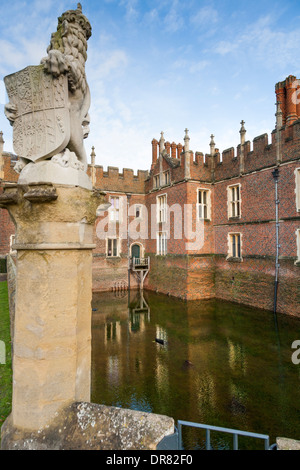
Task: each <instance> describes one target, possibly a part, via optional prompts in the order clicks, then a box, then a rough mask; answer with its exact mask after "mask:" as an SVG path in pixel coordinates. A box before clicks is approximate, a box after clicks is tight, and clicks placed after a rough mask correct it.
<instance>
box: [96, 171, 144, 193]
mask: <svg viewBox="0 0 300 470" xmlns="http://www.w3.org/2000/svg"><path fill="white" fill-rule="evenodd" d="M93 171H94V178H95V182H94V186H95V188H97V189H101V190H105V191H108V190H110V191H112V190H115V191H124V192H129V193H143V192H144V191H145V181H146V180H147V178H148V176H149V172H148V170H137V173H136V174H135V173H134V170H132V169H130V168H123V170H122V172H120V170H119V168H118V167H115V166H108V167H107V171H104V169H103V166H101V165H89V166H88V175H89V176H90V177H92V174H93Z"/></svg>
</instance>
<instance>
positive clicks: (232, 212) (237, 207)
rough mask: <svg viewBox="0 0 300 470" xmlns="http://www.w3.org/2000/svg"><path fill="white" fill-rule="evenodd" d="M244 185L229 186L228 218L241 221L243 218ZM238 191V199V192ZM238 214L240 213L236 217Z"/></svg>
mask: <svg viewBox="0 0 300 470" xmlns="http://www.w3.org/2000/svg"><path fill="white" fill-rule="evenodd" d="M241 189H242V185H241V183H237V184H231V185H230V186H227V205H228V218H229V219H240V218H241V216H242V192H241ZM237 190H238V197H237V198H235V196H237V194H236V192H237ZM233 208H234V209H233ZM236 212H237V213H238V214H237V215H236Z"/></svg>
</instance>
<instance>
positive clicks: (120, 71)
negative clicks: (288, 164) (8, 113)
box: [0, 0, 300, 172]
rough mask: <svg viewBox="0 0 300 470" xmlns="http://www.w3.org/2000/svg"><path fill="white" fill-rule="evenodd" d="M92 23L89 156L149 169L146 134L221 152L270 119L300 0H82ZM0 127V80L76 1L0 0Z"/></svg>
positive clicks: (291, 68) (291, 61)
mask: <svg viewBox="0 0 300 470" xmlns="http://www.w3.org/2000/svg"><path fill="white" fill-rule="evenodd" d="M81 3H82V8H83V13H84V14H85V15H86V16H87V18H88V19H89V20H90V23H91V25H92V37H91V38H90V39H89V42H88V60H87V63H86V74H87V81H88V83H89V87H90V90H91V98H92V102H91V108H90V117H91V125H90V129H91V130H90V135H89V137H88V139H86V140H85V148H86V152H87V154H88V159H89V161H90V154H91V148H92V146H94V147H95V152H96V164H98V165H102V166H103V167H104V169H105V170H106V169H107V167H108V166H115V167H119V169H120V172H121V171H122V169H123V168H132V169H134V170H135V172H136V171H137V169H142V170H146V169H149V168H150V165H151V160H152V150H151V141H152V139H153V138H155V139H157V140H159V138H160V133H161V131H163V132H164V136H165V139H166V140H167V141H169V142H171V143H172V142H175V143H179V142H180V143H182V144H183V143H184V142H183V138H184V134H185V132H184V130H185V128H187V129H189V136H190V149H191V150H193V151H194V152H196V151H199V152H203V153H209V143H210V136H211V134H213V135H214V136H215V143H216V147H217V148H219V149H220V151H221V152H222V151H223V150H224V149H227V148H229V147H236V146H237V145H238V144H239V141H240V135H239V130H240V127H241V125H240V122H241V120H244V121H245V128H246V130H247V134H246V140H250V141H252V140H253V139H254V138H255V137H256V136H258V135H261V134H263V133H268V134H269V139H270V138H271V137H270V133H271V132H272V130H273V129H274V127H275V112H276V108H275V84H276V83H277V82H279V81H282V80H284V79H285V78H286V77H287V76H288V75H295V76H296V77H297V78H298V77H299V78H300V2H299V0H295V1H294V0H285V1H284V2H282V1H278V0H260V1H256V0H82V1H81ZM0 7H1V10H0V11H1V17H0V51H1V53H0V130H2V131H3V134H4V140H5V144H4V149H5V150H6V151H10V152H13V146H12V127H11V126H10V125H9V123H8V121H7V119H6V117H5V116H4V103H5V102H7V100H8V99H7V96H6V92H5V88H4V84H3V78H4V77H5V76H6V75H8V74H11V73H14V72H17V71H19V70H21V69H23V68H24V67H27V66H28V65H38V64H39V63H40V60H41V59H42V58H43V57H44V56H45V55H46V49H47V47H48V44H49V41H50V37H51V33H53V32H54V31H56V28H57V17H58V16H60V15H61V14H62V13H63V12H64V11H66V10H69V9H76V7H77V1H74V0H42V1H41V0H32V1H29V0H10V1H9V2H7V0H5V1H4V0H0Z"/></svg>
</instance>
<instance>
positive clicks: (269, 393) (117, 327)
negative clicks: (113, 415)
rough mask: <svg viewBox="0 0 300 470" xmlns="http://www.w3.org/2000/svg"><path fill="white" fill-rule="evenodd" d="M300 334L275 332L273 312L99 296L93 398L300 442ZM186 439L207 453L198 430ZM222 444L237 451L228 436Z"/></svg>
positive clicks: (287, 325)
mask: <svg viewBox="0 0 300 470" xmlns="http://www.w3.org/2000/svg"><path fill="white" fill-rule="evenodd" d="M279 334H280V341H279ZM298 337H300V321H299V320H296V319H291V318H288V317H286V316H278V318H277V322H276V328H275V326H274V318H273V314H270V313H269V312H263V311H256V310H254V309H251V308H246V307H241V306H237V305H235V304H230V303H224V302H218V301H214V300H212V301H205V302H195V301H194V302H182V301H179V300H175V299H171V298H169V297H165V296H162V295H157V294H152V293H151V294H150V293H144V295H143V296H139V293H138V292H136V293H134V292H131V295H130V299H128V298H126V297H124V298H120V297H118V298H117V297H115V296H114V294H113V293H112V294H97V295H96V294H95V295H94V298H93V329H92V341H93V343H92V401H94V402H96V403H103V404H107V405H113V406H122V407H126V408H132V409H137V410H141V411H148V412H149V411H150V412H155V413H160V414H166V415H168V416H172V417H173V418H174V419H175V421H176V420H178V419H182V420H188V421H196V422H201V423H205V424H211V425H215V426H224V427H230V428H237V429H244V430H247V431H252V432H259V433H265V434H269V435H270V437H271V441H272V442H275V438H276V437H277V436H286V437H291V438H295V439H300V407H299V403H300V387H299V384H300V382H299V377H300V376H299V370H300V366H296V365H294V364H292V362H291V344H292V342H293V341H294V340H295V339H297V338H298ZM185 442H186V443H187V446H188V447H189V448H190V447H193V448H202V446H203V439H202V437H201V436H200V435H199V431H196V430H188V431H186V435H185ZM212 442H213V441H212ZM214 445H215V446H216V447H217V448H227V447H228V446H229V444H228V443H227V442H226V440H225V441H224V438H223V437H218V439H217V442H215V443H214ZM241 445H243V443H242V442H241ZM245 445H246V444H245ZM247 446H248V444H247Z"/></svg>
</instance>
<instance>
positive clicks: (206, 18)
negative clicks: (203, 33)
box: [191, 6, 219, 27]
mask: <svg viewBox="0 0 300 470" xmlns="http://www.w3.org/2000/svg"><path fill="white" fill-rule="evenodd" d="M218 21H219V14H218V12H217V10H215V9H214V8H213V7H211V6H205V7H202V8H200V10H198V11H197V13H195V14H194V15H193V16H192V18H191V23H192V24H194V25H196V26H198V27H200V26H201V27H206V26H211V25H212V24H216V23H217V22H218Z"/></svg>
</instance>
